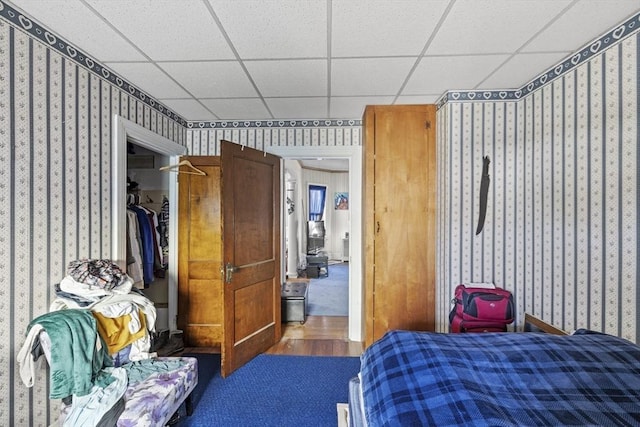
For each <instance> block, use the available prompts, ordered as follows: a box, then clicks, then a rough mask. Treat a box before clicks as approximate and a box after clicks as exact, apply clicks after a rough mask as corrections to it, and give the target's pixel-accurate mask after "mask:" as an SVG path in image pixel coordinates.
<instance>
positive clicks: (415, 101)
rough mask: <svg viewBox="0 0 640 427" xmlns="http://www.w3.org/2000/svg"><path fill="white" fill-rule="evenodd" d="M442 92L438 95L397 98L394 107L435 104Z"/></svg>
mask: <svg viewBox="0 0 640 427" xmlns="http://www.w3.org/2000/svg"><path fill="white" fill-rule="evenodd" d="M443 94H444V92H442V93H440V94H438V95H408V96H399V97H398V99H396V102H395V104H396V105H419V104H435V103H436V102H438V99H440V97H441V96H442V95H443Z"/></svg>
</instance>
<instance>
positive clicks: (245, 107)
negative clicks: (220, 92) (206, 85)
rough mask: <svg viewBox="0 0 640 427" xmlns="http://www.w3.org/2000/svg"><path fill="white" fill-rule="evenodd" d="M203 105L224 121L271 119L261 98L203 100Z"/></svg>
mask: <svg viewBox="0 0 640 427" xmlns="http://www.w3.org/2000/svg"><path fill="white" fill-rule="evenodd" d="M202 103H203V104H204V105H206V106H207V108H209V109H210V110H211V111H213V112H214V113H215V115H216V116H218V117H219V118H220V119H222V120H251V119H256V120H260V119H264V118H265V117H270V116H269V114H268V110H267V108H266V107H265V105H264V102H262V100H261V99H260V98H225V99H203V100H202Z"/></svg>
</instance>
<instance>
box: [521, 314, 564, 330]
mask: <svg viewBox="0 0 640 427" xmlns="http://www.w3.org/2000/svg"><path fill="white" fill-rule="evenodd" d="M524 331H525V332H544V333H547V334H553V335H568V334H567V333H566V332H565V331H563V330H562V329H558V328H556V327H555V326H552V325H550V324H549V323H547V322H545V321H544V320H540V319H538V318H537V317H534V316H533V315H531V314H529V313H525V314H524Z"/></svg>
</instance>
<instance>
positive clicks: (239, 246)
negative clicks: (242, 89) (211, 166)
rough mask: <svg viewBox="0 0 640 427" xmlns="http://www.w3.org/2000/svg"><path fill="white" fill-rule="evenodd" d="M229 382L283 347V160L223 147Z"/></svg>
mask: <svg viewBox="0 0 640 427" xmlns="http://www.w3.org/2000/svg"><path fill="white" fill-rule="evenodd" d="M221 165H222V167H221V169H222V210H223V215H222V217H223V224H222V230H223V232H222V236H223V237H222V241H223V247H224V271H225V272H224V284H223V287H222V293H223V295H224V309H223V310H224V339H223V340H224V342H223V345H222V376H227V375H229V374H230V373H232V372H233V371H234V370H236V369H238V368H239V367H240V366H242V365H244V364H245V363H246V362H248V361H249V360H251V359H252V358H253V357H255V356H256V355H258V354H260V353H262V352H264V351H265V350H267V349H268V348H269V347H271V346H273V345H274V344H275V343H277V342H278V341H280V338H281V334H282V329H281V323H280V288H281V284H280V210H281V208H280V158H279V157H277V156H273V155H270V154H266V153H263V152H261V151H257V150H253V149H251V148H245V147H242V146H240V145H237V144H234V143H231V142H228V141H222V145H221Z"/></svg>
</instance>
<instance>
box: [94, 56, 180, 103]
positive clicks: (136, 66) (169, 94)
mask: <svg viewBox="0 0 640 427" xmlns="http://www.w3.org/2000/svg"><path fill="white" fill-rule="evenodd" d="M105 65H106V66H108V67H109V68H110V69H111V70H113V71H115V73H116V74H118V75H120V76H123V77H124V76H126V80H127V81H128V82H129V83H133V84H134V85H135V86H137V87H138V88H139V89H142V90H143V91H144V92H146V93H147V94H148V95H152V96H153V97H154V98H186V97H189V96H190V94H189V93H187V92H186V91H185V90H184V89H183V88H181V87H180V86H179V85H178V84H177V83H176V82H174V81H173V80H171V78H170V77H169V76H167V75H166V74H165V73H164V72H163V71H162V70H161V69H160V68H158V66H156V65H155V64H153V63H151V62H114V63H108V62H107V63H106V64H105Z"/></svg>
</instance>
